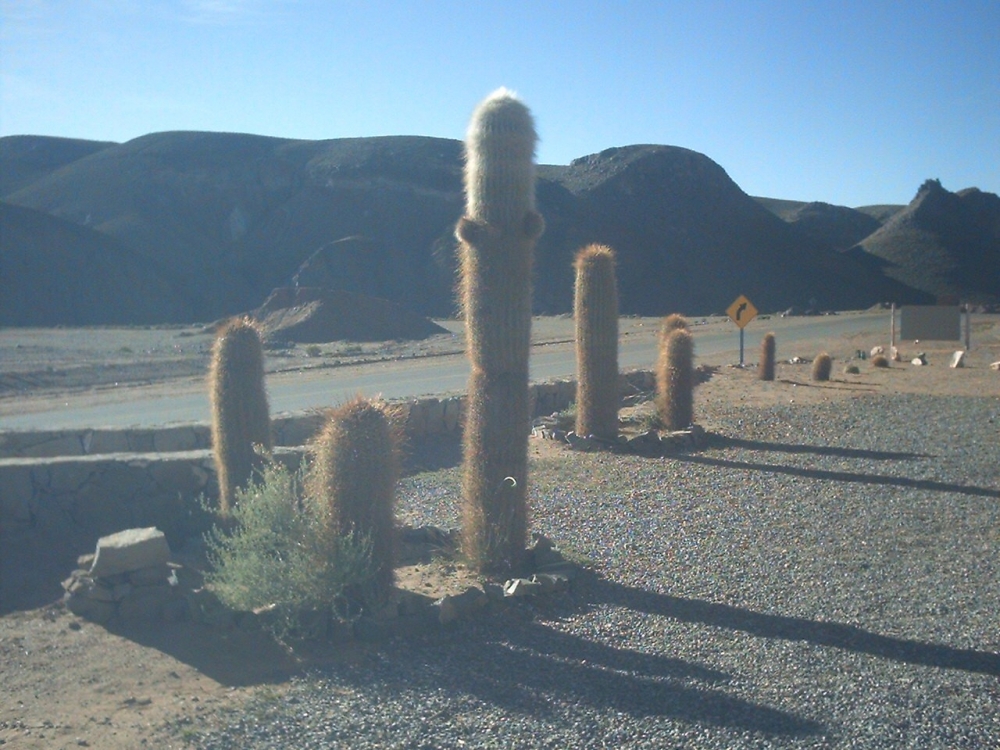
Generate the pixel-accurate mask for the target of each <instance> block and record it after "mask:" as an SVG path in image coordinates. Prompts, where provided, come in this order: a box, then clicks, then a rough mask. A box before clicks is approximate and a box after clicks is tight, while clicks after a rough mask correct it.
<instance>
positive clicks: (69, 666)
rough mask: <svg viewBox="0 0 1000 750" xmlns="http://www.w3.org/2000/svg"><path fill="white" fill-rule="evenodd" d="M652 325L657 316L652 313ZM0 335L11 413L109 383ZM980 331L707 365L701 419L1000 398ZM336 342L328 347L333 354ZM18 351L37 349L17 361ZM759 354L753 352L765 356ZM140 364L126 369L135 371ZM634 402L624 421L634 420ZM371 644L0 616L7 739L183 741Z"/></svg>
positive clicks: (426, 569)
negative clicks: (922, 358)
mask: <svg viewBox="0 0 1000 750" xmlns="http://www.w3.org/2000/svg"><path fill="white" fill-rule="evenodd" d="M641 324H642V322H641V321H638V320H632V321H631V322H630V323H628V324H627V325H629V326H632V327H634V328H637V327H640V326H641ZM645 325H653V326H655V323H654V322H649V321H647V322H646V323H645ZM564 328H565V321H562V322H559V321H555V320H554V321H553V323H552V324H551V328H550V329H547V330H548V333H546V334H543V335H549V336H550V337H551V338H550V340H553V341H555V340H559V337H560V336H561V335H563V333H561V332H562V331H563V329H564ZM3 334H4V335H3V336H2V337H0V339H2V341H0V366H2V373H0V399H2V400H3V401H4V402H5V408H7V409H8V410H10V409H13V408H15V405H12V404H13V401H14V399H13V398H12V396H13V394H12V393H11V391H10V390H8V391H7V392H6V393H3V387H4V384H7V385H8V386H10V385H11V384H13V383H15V381H16V382H17V384H18V385H17V387H18V389H19V391H20V392H25V391H26V390H27V391H28V392H31V391H37V392H38V393H45V392H47V391H49V390H51V389H54V388H57V387H58V385H59V383H58V381H59V379H60V377H62V379H63V380H62V385H64V386H65V384H66V382H67V380H73V385H72V386H71V387H72V388H83V387H85V386H86V383H87V382H89V381H88V380H87V377H88V376H87V374H86V372H84V371H83V370H81V371H80V372H77V373H75V374H73V375H70V376H59V375H57V374H56V373H57V372H58V371H59V370H60V369H63V370H66V369H68V368H67V367H65V366H62V367H61V365H60V364H59V363H66V362H67V361H73V362H74V364H73V366H74V367H76V366H79V367H81V368H86V367H90V368H91V369H90V377H92V376H93V374H94V372H97V371H100V372H101V373H102V374H101V375H100V378H104V377H106V376H107V374H108V372H109V371H108V369H107V366H106V365H107V361H106V360H104V361H103V363H102V360H101V359H100V357H101V355H100V354H99V353H92V354H90V355H87V356H90V357H92V358H93V360H94V361H93V362H89V361H87V357H85V356H83V355H81V354H80V353H79V349H80V345H79V337H74V336H73V334H72V332H71V331H67V330H59V331H54V332H48V333H45V332H35V333H34V334H32V333H31V332H29V331H20V332H18V333H17V340H14V339H13V338H12V337H11V335H10V334H11V331H10V330H8V331H4V332H3ZM200 335H201V334H197V333H192V336H190V337H185V339H187V338H191V339H198V337H199V336H200ZM974 335H975V337H976V341H977V342H978V343H977V345H975V346H974V348H973V350H972V351H971V352H969V355H968V366H967V367H966V368H964V369H959V370H953V369H950V368H949V367H948V365H947V361H948V358H949V355H950V354H951V352H952V351H953V350H954V347H953V346H952V347H949V346H937V347H934V348H932V347H931V346H930V345H929V344H927V345H915V344H912V343H911V344H909V345H907V346H904V347H902V349H903V353H904V354H905V355H910V356H912V355H913V354H915V353H916V351H918V350H919V351H924V352H926V353H927V356H928V360H929V362H930V364H929V365H928V366H926V367H915V366H912V365H910V364H909V363H907V362H904V363H893V366H892V367H890V368H888V369H877V368H874V367H872V366H871V363H870V361H868V360H862V361H856V362H854V364H856V365H858V367H859V369H860V373H859V374H844V373H843V368H844V365H845V360H846V358H847V357H848V356H850V354H852V353H854V352H855V351H857V349H858V348H861V347H862V345H863V344H864V343H865V342H861V341H856V340H846V339H845V340H837V341H818V342H815V346H814V347H813V350H814V351H819V350H820V349H827V350H828V351H830V352H831V353H832V354H833V355H834V357H835V360H836V361H835V362H834V370H833V377H832V379H831V381H830V382H828V383H814V382H812V381H811V379H810V366H809V365H808V364H788V363H779V366H778V370H777V378H776V380H775V381H774V382H770V383H764V382H761V381H759V380H757V379H756V371H755V370H754V369H753V368H747V369H741V368H736V367H732V366H727V365H726V364H724V363H708V364H709V371H710V373H711V377H710V378H709V379H708V380H707V381H706V382H704V383H702V384H701V385H700V386H699V387H698V389H697V391H696V413H697V414H699V415H703V419H700V420H699V421H700V422H701V423H702V425H703V426H704V427H706V429H708V430H711V429H712V413H713V410H714V408H715V407H716V406H719V405H723V404H726V405H731V404H737V405H739V404H742V405H746V406H748V407H767V406H769V405H775V404H788V403H794V404H811V403H817V402H822V401H830V400H837V399H846V398H852V397H855V396H858V395H862V394H872V393H878V394H888V395H892V394H899V393H921V392H928V393H939V394H940V393H948V394H955V395H977V396H981V395H996V396H997V397H1000V372H996V371H992V370H991V369H990V368H989V364H990V363H991V362H996V361H998V360H1000V316H996V315H993V316H978V318H977V319H976V327H975V331H974ZM168 340H169V341H170V342H172V343H170V344H169V345H170V346H173V345H174V344H175V343H176V342H177V341H178V339H177V337H176V331H172V332H171V333H170V335H169V337H165V338H164V341H165V342H166V341H168ZM148 341H149V337H148V335H147V336H146V337H143V336H137V337H136V338H135V339H134V340H128V339H122V338H115V337H114V336H110V335H109V336H108V337H107V340H106V343H104V344H103V345H102V346H104V353H105V356H106V355H108V354H109V353H110V352H117V353H118V354H119V355H121V357H122V358H123V359H125V360H129V355H130V352H126V351H123V348H128V349H131V350H132V353H134V352H135V351H136V349H135V347H139V346H148ZM60 342H62V343H61V344H60ZM122 342H125V343H122ZM205 344H206V342H205V341H201V340H195V341H193V342H192V343H191V348H190V351H189V352H187V353H186V354H185V353H184V352H181V353H180V354H179V355H178V356H179V357H180V358H181V360H185V359H186V360H189V361H190V360H194V359H196V358H198V357H204V347H205ZM449 345H450V346H453V347H454V346H455V343H454V342H451V343H449V342H447V341H444V340H442V341H439V342H437V343H433V342H432V343H429V344H421V346H425V347H429V348H433V347H435V346H437V347H444V346H449ZM18 346H20V347H21V348H20V349H17V347H18ZM60 346H62V347H63V350H62V351H60ZM163 346H167V344H166V343H164V344H163ZM182 346H183V345H182ZM337 346H338V345H330V346H329V347H324V349H325V350H328V351H333V350H334V349H336V347H337ZM108 347H110V349H109V348H108ZM779 347H780V340H779ZM376 349H377V347H376V348H373V349H372V351H371V352H367V354H369V355H370V356H376V355H379V356H381V355H386V354H387V353H386V352H382V353H381V354H379V353H378V352H377V351H376ZM18 351H21V352H24V353H25V354H26V355H27V354H30V355H31V356H30V357H26V358H25V359H23V360H21V359H16V353H17V352H18ZM350 351H351V352H353V353H352V354H344V355H330V357H333V358H336V357H337V356H358V353H357V351H356V350H355V349H351V350H350ZM74 352H75V353H74ZM779 352H780V348H779ZM361 354H366V352H364V351H362V352H361ZM296 356H298V355H296ZM302 356H303V357H304V358H303V361H302V362H304V363H306V364H308V361H307V359H314V357H309V356H308V355H302ZM155 358H156V357H155V356H154V357H146V358H145V361H144V362H142V363H136V362H132V363H131V366H132V367H134V368H136V369H135V371H136V372H139V371H140V370H141V373H142V378H143V379H149V378H152V379H156V378H157V377H159V378H161V379H162V378H168V379H169V378H172V377H178V376H186V375H187V373H184V372H180V373H179V372H178V370H177V368H178V365H177V364H176V362H177V357H174V356H173V355H169V354H166V353H164V355H163V359H164V365H163V367H162V368H160V369H159V370H157V368H156V367H149V366H148V363H149V360H150V359H155ZM749 359H755V353H754V355H752V356H751V357H750V358H749ZM15 360H16V362H17V364H16V365H15V364H14V362H15ZM129 362H131V360H129V361H128V362H125V363H123V367H125V368H126V369H127V368H128V367H129V366H130V364H129ZM299 364H302V363H299ZM140 365H141V367H140ZM187 366H188V365H184V367H187ZM48 368H51V371H49V369H48ZM143 368H145V369H143ZM182 369H183V368H182ZM157 373H159V374H157ZM649 409H651V404H649V403H648V402H647V403H645V404H640V405H639V406H637V407H635V408H634V410H632V411H638V412H640V413H641V412H642V411H643V410H647V411H648V410H649ZM632 411H626V412H624V413H623V416H630V415H631V414H632ZM530 450H531V452H532V455H533V456H535V457H538V456H552V455H556V454H558V452H559V451H562V450H564V448H563V447H562V446H561V445H560V444H558V443H556V442H554V441H547V440H532V441H531V444H530ZM66 573H67V574H68V573H69V571H66ZM398 574H399V575H398V583H399V585H400V586H401V587H403V588H406V589H409V590H415V591H419V592H421V593H425V594H430V595H432V596H440V595H443V594H445V593H457V592H459V591H461V590H463V588H464V587H465V586H467V585H469V583H470V582H472V581H473V580H475V579H474V577H473V576H471V575H470V574H469V573H468V571H466V570H465V569H464V568H462V566H461V565H460V564H454V563H449V562H447V561H445V562H442V561H431V562H423V563H416V564H413V565H410V566H408V567H407V568H406V569H402V570H400V571H398ZM365 648H370V647H366V646H361V645H353V644H352V645H349V646H344V645H337V646H336V647H332V646H316V647H312V648H306V647H299V648H298V649H294V650H293V649H289V648H286V647H284V646H282V645H280V644H278V643H276V642H274V641H273V640H271V639H269V638H267V637H266V636H264V635H262V634H261V633H251V632H243V631H240V630H227V631H222V630H215V629H212V628H209V627H208V626H204V625H199V624H195V623H190V622H187V623H176V624H168V625H162V626H158V627H155V628H143V629H122V628H106V627H103V626H100V625H95V624H93V623H90V622H87V621H86V620H82V619H80V618H78V617H76V616H75V615H73V614H72V613H70V612H69V611H68V610H66V609H65V607H63V606H62V604H61V603H59V602H53V603H51V604H49V605H47V606H44V607H41V608H37V609H31V610H15V611H13V612H10V613H9V614H6V615H4V616H2V617H0V685H2V686H3V689H2V691H0V746H3V747H4V748H8V747H9V748H38V749H39V750H40V749H42V748H73V747H95V748H110V749H111V750H115V749H117V748H136V747H157V748H172V747H185V746H186V744H187V743H186V738H187V737H188V736H189V735H190V734H192V733H194V732H196V731H203V730H205V729H207V728H210V727H212V726H215V725H217V724H218V723H220V722H221V721H222V720H223V719H224V717H225V715H226V712H227V710H234V709H235V707H237V706H239V705H240V704H241V703H242V702H243V701H244V699H245V698H246V697H248V696H249V695H250V694H254V693H256V694H259V693H260V692H261V691H268V690H271V691H280V690H281V689H282V686H283V685H285V684H286V683H287V682H288V680H289V678H290V677H291V676H292V675H294V674H296V673H299V672H301V671H302V670H304V669H306V668H308V667H309V666H310V665H316V664H321V663H323V662H328V661H330V660H340V659H358V658H361V656H362V655H363V654H364V649H365Z"/></svg>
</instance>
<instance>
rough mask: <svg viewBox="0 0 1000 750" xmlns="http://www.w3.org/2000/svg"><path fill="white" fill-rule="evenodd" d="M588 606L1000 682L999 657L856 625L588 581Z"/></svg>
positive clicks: (593, 578)
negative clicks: (625, 610)
mask: <svg viewBox="0 0 1000 750" xmlns="http://www.w3.org/2000/svg"><path fill="white" fill-rule="evenodd" d="M590 579H591V580H590V583H589V586H588V587H587V588H588V589H589V596H588V597H587V598H588V599H589V602H590V606H598V605H600V606H605V605H608V604H611V605H614V606H619V607H625V608H628V609H632V610H635V611H638V612H643V613H646V614H650V615H657V616H662V617H668V618H670V619H673V620H680V621H682V622H690V623H699V624H702V625H709V626H711V627H716V628H725V629H727V630H737V631H741V632H744V633H748V634H750V635H754V636H758V637H761V638H772V639H781V640H788V641H805V642H807V643H811V644H813V645H816V646H823V647H829V648H837V649H841V650H844V651H852V652H855V653H861V654H869V655H871V656H874V657H878V658H881V659H888V660H890V661H895V662H902V663H905V664H914V665H919V666H928V667H937V668H941V669H959V670H962V671H965V672H975V673H979V674H987V675H994V676H998V677H1000V654H997V653H992V652H988V651H976V650H974V649H960V648H953V647H951V646H946V645H943V644H938V643H927V642H924V641H918V640H912V639H907V638H894V637H891V636H885V635H880V634H878V633H873V632H871V631H869V630H865V629H863V628H859V627H857V626H854V625H846V624H844V623H839V622H831V621H817V620H810V619H808V618H804V617H792V616H788V615H774V614H765V613H762V612H754V611H753V610H749V609H744V608H742V607H734V606H732V605H728V604H718V603H715V602H708V601H704V600H701V599H689V598H685V597H678V596H670V595H667V594H659V593H656V592H652V591H647V590H645V589H639V588H634V587H631V586H625V585H622V584H619V583H615V582H613V581H608V580H606V579H603V578H598V577H596V576H591V577H590Z"/></svg>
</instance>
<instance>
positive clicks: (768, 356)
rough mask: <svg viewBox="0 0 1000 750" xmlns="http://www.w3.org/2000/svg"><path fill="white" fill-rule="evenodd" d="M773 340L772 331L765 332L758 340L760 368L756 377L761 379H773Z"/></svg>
mask: <svg viewBox="0 0 1000 750" xmlns="http://www.w3.org/2000/svg"><path fill="white" fill-rule="evenodd" d="M775 348H776V347H775V341H774V334H773V333H765V334H764V338H763V339H762V340H761V342H760V368H759V369H758V371H757V377H759V378H760V379H761V380H774V354H775Z"/></svg>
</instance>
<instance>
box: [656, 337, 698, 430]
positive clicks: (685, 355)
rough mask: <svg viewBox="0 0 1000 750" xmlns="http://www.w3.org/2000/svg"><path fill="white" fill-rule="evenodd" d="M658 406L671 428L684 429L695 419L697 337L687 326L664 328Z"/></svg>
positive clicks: (659, 366) (657, 379) (661, 340)
mask: <svg viewBox="0 0 1000 750" xmlns="http://www.w3.org/2000/svg"><path fill="white" fill-rule="evenodd" d="M656 406H657V412H658V413H659V416H660V422H661V424H662V425H663V426H664V427H665V428H666V429H668V430H683V429H685V428H686V427H688V426H690V425H691V424H692V423H693V422H694V337H693V336H692V335H691V332H690V331H688V330H687V329H685V328H676V329H674V330H672V331H669V332H661V335H660V356H659V360H658V361H657V364H656Z"/></svg>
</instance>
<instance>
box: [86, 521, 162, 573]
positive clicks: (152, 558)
mask: <svg viewBox="0 0 1000 750" xmlns="http://www.w3.org/2000/svg"><path fill="white" fill-rule="evenodd" d="M169 559H170V547H169V546H168V545H167V538H166V537H165V536H164V535H163V532H162V531H160V530H159V529H157V528H155V527H152V526H151V527H149V528H145V529H126V530H125V531H119V532H118V533H117V534H111V535H109V536H102V537H101V538H100V539H98V540H97V553H96V555H95V556H94V565H93V567H91V569H90V575H91V576H93V577H94V578H107V577H109V576H114V575H117V574H119V573H131V572H132V571H134V570H141V569H142V568H152V567H155V566H161V567H162V566H166V564H167V561H168V560H169Z"/></svg>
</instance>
